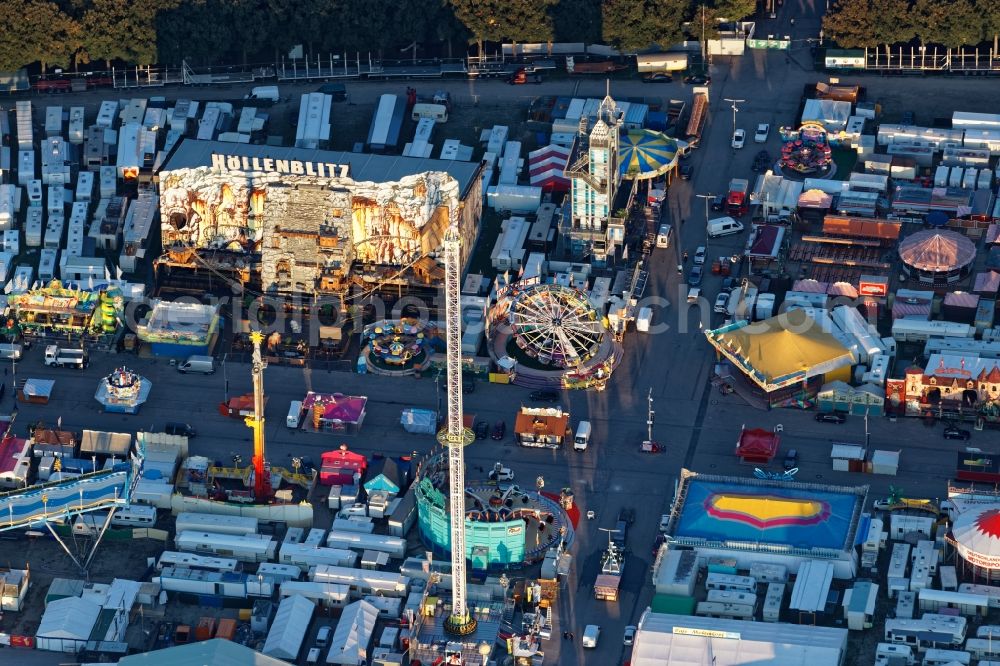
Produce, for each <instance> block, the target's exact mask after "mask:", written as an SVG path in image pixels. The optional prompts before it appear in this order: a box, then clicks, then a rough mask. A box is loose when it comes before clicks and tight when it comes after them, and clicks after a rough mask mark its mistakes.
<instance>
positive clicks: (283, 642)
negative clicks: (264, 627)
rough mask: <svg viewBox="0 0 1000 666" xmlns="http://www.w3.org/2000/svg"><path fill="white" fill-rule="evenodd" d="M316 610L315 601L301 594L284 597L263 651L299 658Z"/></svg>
mask: <svg viewBox="0 0 1000 666" xmlns="http://www.w3.org/2000/svg"><path fill="white" fill-rule="evenodd" d="M315 610H316V604H315V602H313V601H311V600H309V599H306V598H305V597H303V596H302V595H301V594H293V595H292V596H290V597H286V598H285V599H283V600H282V602H281V605H280V606H278V612H277V613H276V614H275V616H274V622H273V623H272V624H271V630H270V631H269V632H268V633H267V641H265V642H264V649H263V650H261V652H263V653H264V654H266V655H267V656H269V657H276V658H278V659H289V660H292V661H294V660H295V659H297V658H298V656H299V650H301V649H302V640H303V639H304V638H305V637H306V631H307V630H308V629H309V623H310V622H311V621H312V616H313V611H315Z"/></svg>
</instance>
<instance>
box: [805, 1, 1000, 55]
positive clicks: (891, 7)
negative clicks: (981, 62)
mask: <svg viewBox="0 0 1000 666" xmlns="http://www.w3.org/2000/svg"><path fill="white" fill-rule="evenodd" d="M823 31H824V36H825V37H827V38H830V39H832V40H834V41H835V42H836V43H837V44H838V45H839V46H842V47H844V48H849V49H854V48H863V47H879V46H883V45H884V46H886V47H888V46H891V45H893V44H906V43H910V42H914V41H916V42H919V43H920V44H921V45H926V44H940V45H941V46H947V47H949V48H959V47H962V46H976V45H977V44H980V43H982V42H988V41H992V42H993V50H994V52H995V51H996V50H997V36H998V35H1000V2H998V1H997V0H948V1H947V2H942V0H837V3H836V4H835V5H834V6H833V8H832V10H831V11H830V12H829V13H828V14H827V15H826V16H825V17H824V19H823Z"/></svg>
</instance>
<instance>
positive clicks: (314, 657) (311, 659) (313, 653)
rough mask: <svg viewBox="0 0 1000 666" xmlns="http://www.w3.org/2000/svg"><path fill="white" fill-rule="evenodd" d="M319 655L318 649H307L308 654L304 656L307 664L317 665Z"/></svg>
mask: <svg viewBox="0 0 1000 666" xmlns="http://www.w3.org/2000/svg"><path fill="white" fill-rule="evenodd" d="M319 653H320V649H319V648H318V647H314V648H309V654H308V655H307V656H306V663H307V664H316V663H319Z"/></svg>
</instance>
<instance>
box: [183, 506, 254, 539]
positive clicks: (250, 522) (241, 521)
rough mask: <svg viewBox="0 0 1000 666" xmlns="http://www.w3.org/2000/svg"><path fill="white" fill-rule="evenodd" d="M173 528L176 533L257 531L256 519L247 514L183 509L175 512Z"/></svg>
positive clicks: (243, 534)
mask: <svg viewBox="0 0 1000 666" xmlns="http://www.w3.org/2000/svg"><path fill="white" fill-rule="evenodd" d="M175 528H176V531H177V533H178V534H179V533H181V532H214V533H215V534H233V535H237V536H246V535H248V534H256V533H257V528H258V520H257V519H256V518H253V517H247V516H224V515H220V514H215V513H196V512H193V511H185V512H183V513H178V514H177V520H176V523H175Z"/></svg>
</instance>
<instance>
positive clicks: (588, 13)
mask: <svg viewBox="0 0 1000 666" xmlns="http://www.w3.org/2000/svg"><path fill="white" fill-rule="evenodd" d="M552 22H553V30H554V32H555V41H557V42H583V43H584V44H596V43H597V42H600V41H601V2H600V0H559V4H557V5H556V6H555V7H554V8H553V9H552Z"/></svg>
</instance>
